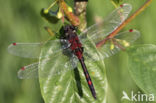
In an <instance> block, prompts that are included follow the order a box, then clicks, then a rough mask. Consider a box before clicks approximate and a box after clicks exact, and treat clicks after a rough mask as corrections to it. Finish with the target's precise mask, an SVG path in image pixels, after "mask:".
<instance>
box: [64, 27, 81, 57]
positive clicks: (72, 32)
mask: <svg viewBox="0 0 156 103" xmlns="http://www.w3.org/2000/svg"><path fill="white" fill-rule="evenodd" d="M63 30H64V39H66V40H68V41H69V43H70V44H71V45H70V49H71V51H72V52H73V53H74V54H75V55H76V56H77V57H78V59H82V53H83V48H82V44H81V43H80V40H79V38H78V36H77V33H76V28H75V27H74V26H73V25H66V26H64V28H63Z"/></svg>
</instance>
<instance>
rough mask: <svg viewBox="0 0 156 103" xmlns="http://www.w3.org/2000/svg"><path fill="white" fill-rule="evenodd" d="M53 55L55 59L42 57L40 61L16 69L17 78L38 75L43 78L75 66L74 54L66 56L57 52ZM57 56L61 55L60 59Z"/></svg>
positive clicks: (36, 76)
mask: <svg viewBox="0 0 156 103" xmlns="http://www.w3.org/2000/svg"><path fill="white" fill-rule="evenodd" d="M53 57H55V59H56V60H54V59H53V60H52V59H49V60H47V58H46V60H45V58H44V59H43V60H42V61H40V63H38V62H37V63H33V64H30V65H27V66H24V67H22V68H21V69H20V70H19V71H18V78H19V79H31V78H38V77H41V78H44V77H48V76H55V75H59V74H61V73H63V72H66V71H68V70H72V69H74V68H76V67H77V63H78V59H77V57H75V56H74V55H73V57H70V58H68V57H65V56H63V55H60V54H59V53H57V54H56V55H54V56H53ZM58 57H61V59H60V58H58ZM39 70H40V72H39Z"/></svg>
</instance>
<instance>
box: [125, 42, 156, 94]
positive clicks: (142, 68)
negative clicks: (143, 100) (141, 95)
mask: <svg viewBox="0 0 156 103" xmlns="http://www.w3.org/2000/svg"><path fill="white" fill-rule="evenodd" d="M128 55H129V71H130V74H131V76H132V78H133V79H134V81H135V82H136V84H137V85H138V86H139V87H140V88H141V89H142V90H143V91H144V92H145V93H147V94H154V95H156V45H152V44H149V45H141V46H134V47H131V48H130V49H129V50H128Z"/></svg>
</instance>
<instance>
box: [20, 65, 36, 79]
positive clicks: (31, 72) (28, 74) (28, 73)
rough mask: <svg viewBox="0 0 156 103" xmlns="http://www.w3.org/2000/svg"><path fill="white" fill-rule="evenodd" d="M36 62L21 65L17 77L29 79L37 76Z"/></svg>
mask: <svg viewBox="0 0 156 103" xmlns="http://www.w3.org/2000/svg"><path fill="white" fill-rule="evenodd" d="M38 64H39V63H38V62H37V63H33V64H30V65H27V66H24V67H22V68H21V69H20V70H19V71H18V74H17V75H18V78H19V79H30V78H37V77H38Z"/></svg>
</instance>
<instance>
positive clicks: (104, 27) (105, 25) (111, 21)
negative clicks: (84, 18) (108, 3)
mask: <svg viewBox="0 0 156 103" xmlns="http://www.w3.org/2000/svg"><path fill="white" fill-rule="evenodd" d="M131 10H132V7H131V5H130V4H123V5H122V6H120V7H118V8H117V9H115V10H114V11H113V12H112V13H111V14H110V15H109V16H108V17H106V18H105V19H104V21H102V22H100V23H97V24H94V25H92V26H90V27H89V28H87V29H86V30H84V32H82V33H81V34H80V38H81V40H82V42H84V43H85V38H86V35H87V36H89V37H90V38H91V39H92V40H93V41H94V42H95V43H97V42H99V41H101V40H103V39H104V38H105V37H106V36H107V35H109V34H110V33H112V32H113V31H114V30H115V29H116V28H117V27H118V26H119V25H120V24H121V23H122V22H123V21H125V19H126V18H127V17H128V14H129V13H130V11H131Z"/></svg>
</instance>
